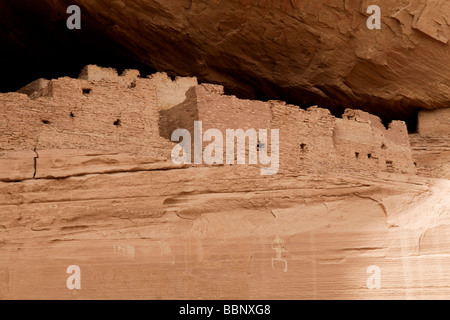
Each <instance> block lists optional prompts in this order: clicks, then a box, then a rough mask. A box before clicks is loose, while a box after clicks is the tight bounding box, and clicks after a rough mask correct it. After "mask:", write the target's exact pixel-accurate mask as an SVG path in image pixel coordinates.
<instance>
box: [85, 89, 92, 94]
mask: <svg viewBox="0 0 450 320" xmlns="http://www.w3.org/2000/svg"><path fill="white" fill-rule="evenodd" d="M91 91H92V89H88V88H84V89H83V94H84V95H88V94H91Z"/></svg>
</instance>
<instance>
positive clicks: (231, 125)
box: [160, 84, 415, 173]
mask: <svg viewBox="0 0 450 320" xmlns="http://www.w3.org/2000/svg"><path fill="white" fill-rule="evenodd" d="M186 95H187V97H188V99H187V100H185V101H184V102H183V103H182V104H180V105H178V106H176V107H173V108H170V109H168V110H164V111H160V116H161V122H160V125H161V124H163V127H165V135H164V137H166V138H169V137H170V133H171V132H173V130H175V129H178V128H185V129H188V130H189V131H190V132H191V136H192V137H193V135H194V132H193V121H194V120H201V121H202V126H203V128H202V129H203V132H205V131H206V130H208V129H211V128H214V129H219V130H220V131H221V132H222V134H223V137H224V139H225V136H226V129H243V130H244V131H245V130H247V129H250V128H253V129H255V130H258V129H279V134H280V137H279V143H280V159H279V162H280V171H285V172H289V171H293V172H301V171H315V172H324V171H328V170H334V169H339V170H344V171H346V170H348V171H354V170H356V171H367V172H377V171H388V172H401V173H413V172H415V167H414V164H413V160H412V156H411V148H410V145H409V139H408V134H407V129H406V125H405V123H404V122H401V121H393V122H392V123H391V124H390V126H389V128H388V129H386V128H385V127H384V126H383V124H382V123H381V120H380V119H379V118H378V117H376V116H373V115H371V114H369V113H366V112H363V111H359V110H351V109H347V110H346V112H345V114H344V115H343V118H336V117H334V116H333V115H331V114H330V112H329V111H328V110H327V109H321V108H317V107H312V108H309V109H308V110H306V111H305V110H302V109H300V108H299V107H297V106H293V105H286V104H285V103H284V102H279V101H270V102H262V101H251V100H241V99H238V98H236V97H234V96H226V95H224V93H223V87H222V86H218V85H209V84H208V85H206V84H202V85H199V86H196V87H195V88H191V89H190V90H189V91H188V93H187V94H186ZM268 140H269V141H268V142H269V144H268V145H267V146H266V147H267V148H268V150H269V154H270V150H271V145H270V136H269V139H268ZM224 142H225V141H224ZM206 146H207V143H206V142H204V143H203V150H204V149H205V148H206ZM248 148H249V146H248V144H247V146H246V151H247V155H248ZM192 153H193V150H192ZM192 155H193V154H192Z"/></svg>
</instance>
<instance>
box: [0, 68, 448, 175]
mask: <svg viewBox="0 0 450 320" xmlns="http://www.w3.org/2000/svg"><path fill="white" fill-rule="evenodd" d="M0 101H1V103H2V105H3V110H4V111H3V115H2V118H1V122H0V128H1V130H2V135H1V137H0V146H1V150H2V151H29V152H31V153H30V155H31V156H32V157H33V158H34V157H35V156H36V154H35V152H34V151H39V150H49V149H68V150H70V149H81V150H101V151H108V152H116V153H121V152H126V153H132V154H137V155H146V156H152V157H162V158H166V159H168V158H169V156H170V152H171V150H172V148H173V146H174V145H175V144H174V143H173V142H171V141H170V137H171V133H172V132H173V131H174V130H175V129H178V128H184V129H188V130H189V131H191V132H192V130H193V123H194V121H202V123H203V131H205V130H207V129H209V128H217V129H219V130H221V131H223V132H224V133H225V130H226V129H227V128H232V129H238V128H240V129H243V130H247V129H249V128H254V129H256V130H257V129H279V130H280V160H279V161H280V171H284V172H288V171H294V172H298V171H316V172H321V171H324V170H343V171H354V170H356V171H364V172H376V171H387V172H398V173H414V172H415V170H416V168H415V165H414V163H413V160H412V151H411V147H410V142H409V137H408V132H407V129H406V125H405V123H404V122H402V121H393V122H392V123H391V124H390V125H389V128H388V129H386V128H385V127H384V126H383V124H382V123H381V121H380V119H379V118H378V117H376V116H374V115H371V114H369V113H366V112H363V111H359V110H351V109H347V110H346V111H345V113H344V114H343V116H342V118H336V117H334V116H333V115H331V114H330V112H329V111H328V110H326V109H321V108H318V107H311V108H309V109H308V110H303V109H300V108H299V107H297V106H294V105H286V104H285V103H284V102H281V101H269V102H262V101H256V100H242V99H238V98H236V97H235V96H228V95H225V94H224V92H223V87H222V86H220V85H212V84H198V83H197V79H196V78H177V79H175V80H171V79H170V78H169V77H168V76H167V75H166V74H163V73H156V74H154V75H152V76H150V77H148V78H140V76H139V72H138V71H136V70H126V71H125V72H124V73H123V74H122V75H120V76H119V75H118V74H117V71H116V70H114V69H111V68H100V67H97V66H93V65H90V66H87V67H85V68H84V69H83V70H82V72H81V74H80V76H79V78H78V79H71V78H60V79H56V80H44V79H39V80H37V81H35V82H33V83H31V84H29V85H28V86H26V87H24V88H22V89H21V90H19V91H18V93H5V94H1V95H0ZM435 119H440V120H439V121H441V122H440V123H441V124H440V125H436V121H435ZM446 121H447V122H446ZM447 123H448V110H439V111H436V112H432V111H427V112H423V113H420V116H419V133H420V134H421V135H428V134H430V133H433V132H436V133H437V132H439V133H440V134H441V133H445V132H448V126H447V125H446V124H447ZM269 141H270V139H269ZM203 147H205V145H204V146H203ZM248 147H249V146H248V145H247V148H248ZM266 148H269V150H270V143H269V144H268V145H267V146H266ZM0 159H1V158H0Z"/></svg>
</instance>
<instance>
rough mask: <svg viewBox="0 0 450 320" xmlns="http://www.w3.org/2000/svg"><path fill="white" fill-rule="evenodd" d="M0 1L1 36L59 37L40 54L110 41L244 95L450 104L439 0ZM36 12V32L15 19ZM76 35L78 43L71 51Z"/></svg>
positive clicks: (151, 62)
mask: <svg viewBox="0 0 450 320" xmlns="http://www.w3.org/2000/svg"><path fill="white" fill-rule="evenodd" d="M71 4H78V5H80V7H81V9H82V30H81V31H80V32H79V33H76V34H73V33H72V34H71V33H68V32H67V30H66V31H63V30H61V29H64V28H65V19H66V18H67V15H66V14H65V12H66V9H67V7H68V6H69V5H71ZM372 4H376V5H378V6H379V7H380V8H381V12H382V25H381V29H380V30H369V29H368V28H367V27H366V21H367V18H368V14H367V13H366V10H367V8H368V6H369V5H372ZM2 5H3V6H4V7H5V8H4V10H2V12H4V15H5V17H4V19H2V21H5V22H4V24H5V30H7V31H8V32H5V33H3V39H5V40H4V41H6V43H8V44H9V45H10V46H11V45H12V46H19V45H18V40H17V39H15V38H14V37H12V36H11V34H20V35H22V37H21V39H22V41H25V42H26V43H29V44H30V46H33V45H34V44H35V43H36V44H35V45H38V43H39V39H42V40H43V41H45V42H44V43H47V42H48V41H47V40H44V38H45V39H47V38H48V37H49V36H51V37H55V38H56V39H58V42H57V43H58V44H60V47H58V46H56V45H53V44H49V49H45V48H41V47H39V50H35V51H33V55H40V52H41V50H44V51H42V57H43V58H44V57H45V56H54V55H55V54H61V55H62V54H64V52H66V53H65V54H67V51H70V50H76V51H77V52H80V54H82V53H83V52H88V51H89V50H95V48H96V47H97V46H104V45H105V43H107V44H108V50H109V54H108V56H110V55H119V56H122V57H123V56H126V57H128V58H131V59H135V60H137V61H140V62H142V63H144V64H146V65H148V66H152V67H154V68H156V69H158V70H159V71H167V72H170V73H171V74H174V75H184V76H197V77H199V79H200V80H201V81H207V82H213V83H220V84H222V85H224V86H225V87H226V88H227V89H228V90H232V91H233V92H234V93H239V94H241V95H244V96H246V97H255V96H257V97H262V98H264V97H268V98H271V99H280V100H284V101H288V102H291V103H295V104H298V105H320V106H321V107H328V108H331V109H333V110H336V111H337V112H336V113H337V114H341V113H342V112H343V110H344V109H345V108H347V107H350V108H355V109H362V110H365V111H369V112H371V113H373V114H377V115H379V116H382V117H383V118H386V119H406V118H408V117H410V116H413V115H414V112H415V111H416V110H417V109H418V108H426V109H435V108H442V107H448V105H449V102H450V93H449V92H450V87H449V83H450V78H449V75H450V63H449V59H448V57H449V55H450V45H449V43H448V40H449V37H450V29H449V22H448V21H450V16H449V15H450V7H449V6H450V4H449V2H448V1H446V0H401V1H389V0H377V1H367V0H358V1H336V0H322V1H310V0H291V1H289V0H275V1H261V0H239V1H238V0H229V1H206V0H178V1H167V0H152V1H144V0H134V1H110V2H104V1H90V0H78V1H64V0H52V1H50V0H44V1H41V2H40V3H39V5H35V4H33V3H31V2H30V3H29V4H23V3H20V4H19V3H18V2H17V1H12V0H9V1H6V2H5V3H4V4H2ZM33 15H35V16H36V17H37V18H36V20H38V21H40V23H42V26H40V27H39V32H37V31H35V30H31V28H27V27H26V25H25V24H19V23H17V22H15V21H21V19H22V20H26V19H25V18H29V17H31V16H33ZM11 17H15V20H14V21H12V20H11V19H12V18H11ZM77 32H78V31H77ZM31 39H33V41H32V40H31ZM80 39H81V40H80ZM75 41H81V44H84V45H85V46H86V47H84V48H82V46H81V48H78V47H77V48H76V47H73V48H72V47H71V46H70V43H71V42H75ZM76 43H77V45H78V44H79V43H80V42H76ZM67 48H70V50H67ZM36 49H38V48H36ZM45 50H49V51H48V52H45ZM83 55H84V53H83ZM71 58H73V59H76V56H74V57H71ZM68 60H69V61H70V59H68ZM69 63H70V62H69Z"/></svg>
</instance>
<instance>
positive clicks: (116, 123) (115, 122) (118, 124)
mask: <svg viewBox="0 0 450 320" xmlns="http://www.w3.org/2000/svg"><path fill="white" fill-rule="evenodd" d="M121 123H122V122H121V121H120V119H117V120H116V121H114V125H115V126H116V127H118V126H120V125H121Z"/></svg>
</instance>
